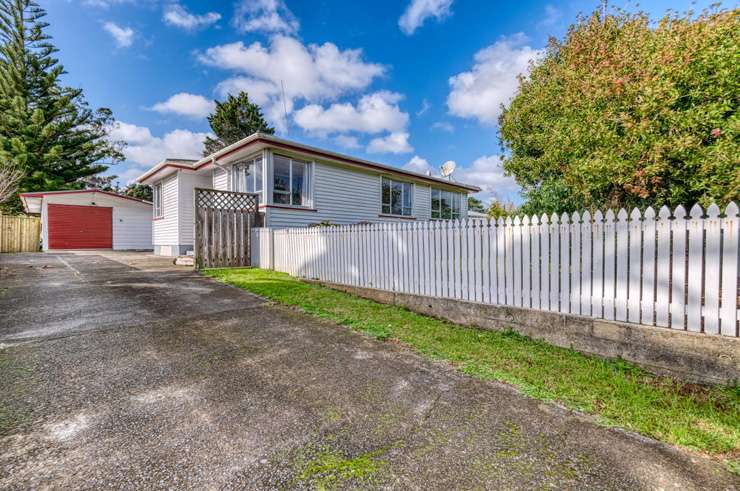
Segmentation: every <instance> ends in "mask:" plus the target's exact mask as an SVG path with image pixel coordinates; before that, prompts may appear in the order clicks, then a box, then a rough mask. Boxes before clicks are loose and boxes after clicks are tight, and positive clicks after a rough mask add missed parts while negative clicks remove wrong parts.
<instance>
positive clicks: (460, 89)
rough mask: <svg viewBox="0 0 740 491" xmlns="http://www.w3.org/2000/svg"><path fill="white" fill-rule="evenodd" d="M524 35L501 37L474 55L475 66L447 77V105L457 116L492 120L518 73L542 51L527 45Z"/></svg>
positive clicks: (514, 87)
mask: <svg viewBox="0 0 740 491" xmlns="http://www.w3.org/2000/svg"><path fill="white" fill-rule="evenodd" d="M526 42H527V37H526V36H525V35H524V34H521V33H519V34H516V35H514V36H510V37H503V38H501V39H500V40H499V41H497V42H495V43H494V44H492V45H491V46H488V47H487V48H484V49H482V50H480V51H479V52H478V53H476V54H475V65H474V66H473V68H472V69H471V70H470V71H468V72H463V73H460V74H458V75H455V76H453V77H451V78H450V80H449V83H450V89H451V90H450V93H449V95H448V96H447V106H448V108H449V110H450V112H451V113H452V114H454V115H456V116H461V117H465V118H476V119H478V121H480V122H482V123H495V122H496V121H497V119H498V116H499V114H501V105H502V104H503V105H505V104H508V103H509V101H510V100H511V97H512V96H513V95H514V93H515V92H516V90H517V87H518V80H517V75H519V74H526V73H527V72H528V69H529V62H530V61H531V60H534V59H537V58H539V57H540V56H542V54H543V52H544V51H543V50H536V49H534V48H531V47H529V46H527V45H526Z"/></svg>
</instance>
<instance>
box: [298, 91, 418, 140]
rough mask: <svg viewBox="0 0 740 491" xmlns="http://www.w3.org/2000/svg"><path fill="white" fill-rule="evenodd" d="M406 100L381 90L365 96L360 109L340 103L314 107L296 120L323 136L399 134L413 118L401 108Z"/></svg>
mask: <svg viewBox="0 0 740 491" xmlns="http://www.w3.org/2000/svg"><path fill="white" fill-rule="evenodd" d="M402 97H403V96H401V94H397V93H395V92H387V91H381V92H375V93H372V94H368V95H365V96H363V97H361V98H360V100H359V102H358V103H357V106H356V107H355V106H354V105H352V104H350V103H341V104H339V103H337V104H332V105H331V106H329V107H328V108H326V109H324V108H323V107H322V106H320V105H318V104H310V105H308V106H305V107H303V108H301V109H300V110H298V111H297V112H296V113H295V116H294V120H295V122H296V123H297V124H298V126H300V127H301V128H303V129H304V130H306V131H309V132H312V133H317V134H321V135H326V134H330V133H343V132H349V131H358V132H361V133H370V134H373V133H380V132H383V131H389V132H398V131H401V130H403V129H405V128H406V125H407V124H408V122H409V115H408V114H406V113H405V112H403V111H401V109H400V108H399V107H398V102H399V101H400V100H401V98H402Z"/></svg>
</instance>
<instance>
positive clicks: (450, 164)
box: [442, 160, 457, 177]
mask: <svg viewBox="0 0 740 491" xmlns="http://www.w3.org/2000/svg"><path fill="white" fill-rule="evenodd" d="M456 167H457V164H456V163H455V161H454V160H448V161H447V162H445V163H444V164H442V177H450V176H451V175H452V173H453V172H455V168H456Z"/></svg>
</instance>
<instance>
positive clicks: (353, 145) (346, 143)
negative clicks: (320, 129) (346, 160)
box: [334, 135, 362, 150]
mask: <svg viewBox="0 0 740 491" xmlns="http://www.w3.org/2000/svg"><path fill="white" fill-rule="evenodd" d="M334 142H336V144H337V145H339V146H340V147H343V148H348V149H350V150H356V149H358V148H360V147H361V146H362V145H360V140H358V139H357V137H356V136H352V135H337V136H335V137H334Z"/></svg>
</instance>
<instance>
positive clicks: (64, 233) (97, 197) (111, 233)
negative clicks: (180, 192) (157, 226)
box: [20, 189, 152, 251]
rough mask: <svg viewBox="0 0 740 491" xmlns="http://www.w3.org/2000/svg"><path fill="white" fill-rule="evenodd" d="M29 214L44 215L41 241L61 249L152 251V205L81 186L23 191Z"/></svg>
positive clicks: (24, 205)
mask: <svg viewBox="0 0 740 491" xmlns="http://www.w3.org/2000/svg"><path fill="white" fill-rule="evenodd" d="M20 197H21V202H22V203H23V208H24V209H25V211H26V213H33V214H40V215H41V244H42V248H43V250H45V251H48V250H55V249H56V250H60V249H114V250H152V227H151V216H152V204H151V203H149V202H148V201H143V200H140V199H137V198H132V197H130V196H123V195H120V194H116V193H110V192H107V191H101V190H99V189H80V190H68V191H42V192H34V193H21V194H20Z"/></svg>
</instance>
